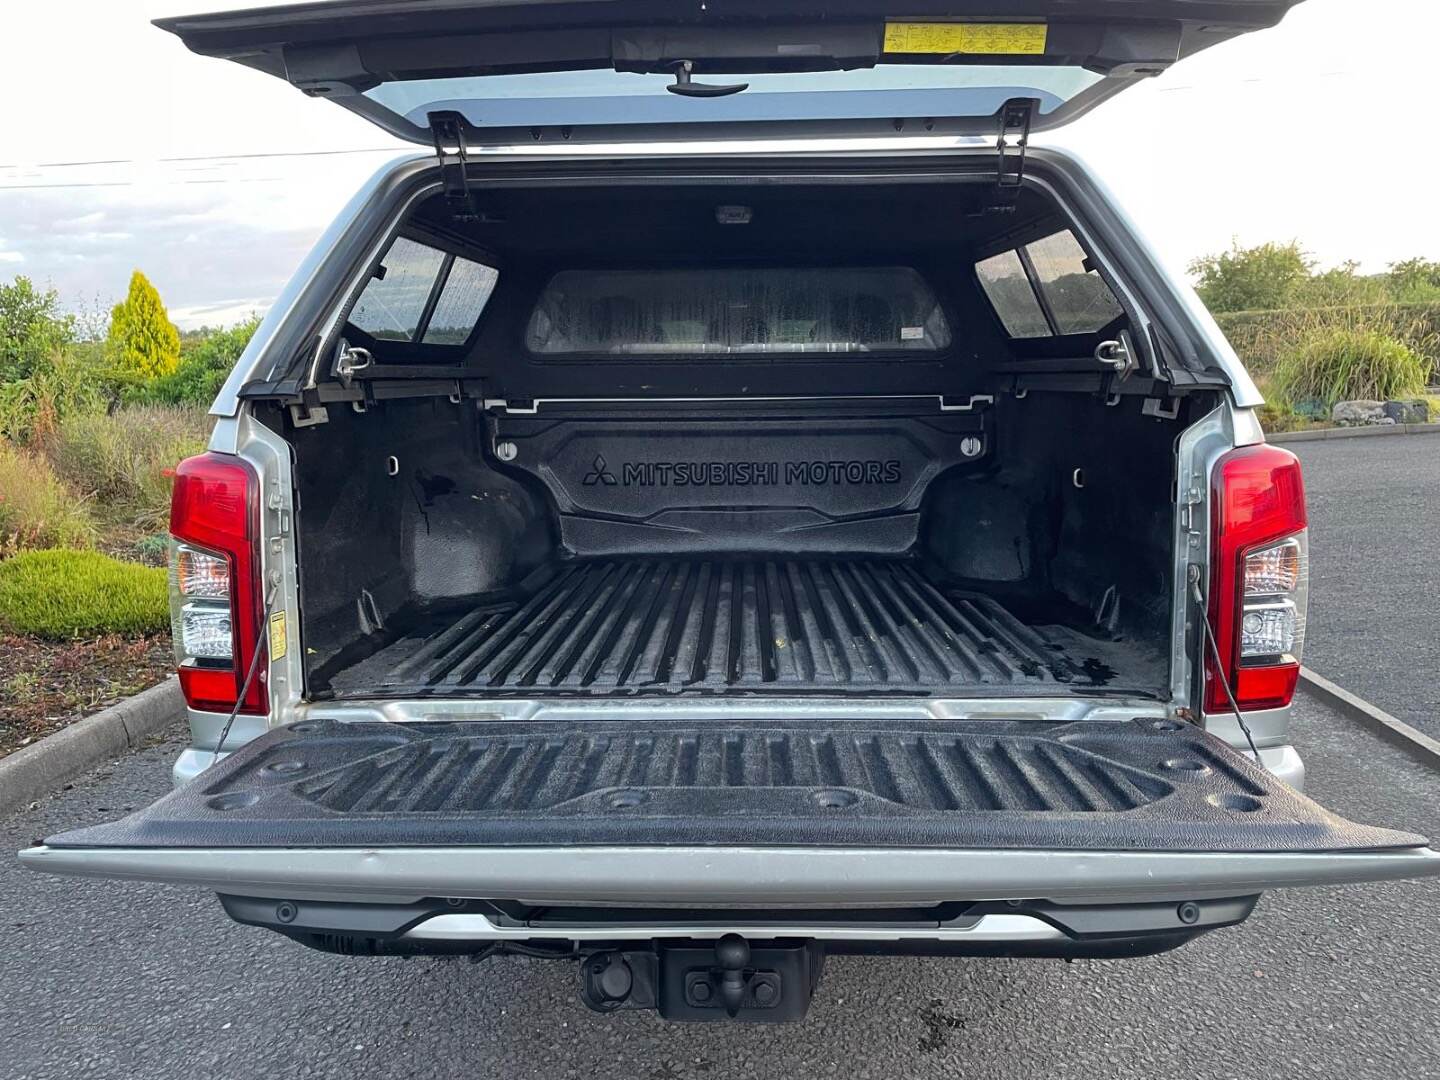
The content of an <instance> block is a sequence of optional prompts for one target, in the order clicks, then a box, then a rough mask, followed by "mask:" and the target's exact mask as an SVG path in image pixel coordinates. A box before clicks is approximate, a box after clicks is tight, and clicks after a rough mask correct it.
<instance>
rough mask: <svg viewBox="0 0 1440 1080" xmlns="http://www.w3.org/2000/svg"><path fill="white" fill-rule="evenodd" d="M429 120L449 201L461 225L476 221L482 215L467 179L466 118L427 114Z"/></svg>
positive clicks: (457, 115)
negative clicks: (463, 222) (477, 208)
mask: <svg viewBox="0 0 1440 1080" xmlns="http://www.w3.org/2000/svg"><path fill="white" fill-rule="evenodd" d="M426 116H427V119H428V120H429V122H430V134H431V136H432V137H433V138H434V140H435V157H436V158H437V159H438V160H439V162H440V184H441V187H442V188H443V189H444V192H445V201H446V202H447V203H449V204H450V210H451V212H452V213H453V214H454V215H455V218H456V220H457V221H473V220H475V218H476V217H478V216H479V215H478V214H477V213H476V212H475V201H474V199H473V198H471V195H470V181H469V179H468V177H467V176H466V175H465V172H466V170H465V164H466V161H467V160H468V159H467V156H466V147H465V118H464V117H463V116H461V115H460V114H459V113H458V112H454V111H453V110H446V111H443V112H432V113H427V114H426ZM452 147H454V149H451V148H452Z"/></svg>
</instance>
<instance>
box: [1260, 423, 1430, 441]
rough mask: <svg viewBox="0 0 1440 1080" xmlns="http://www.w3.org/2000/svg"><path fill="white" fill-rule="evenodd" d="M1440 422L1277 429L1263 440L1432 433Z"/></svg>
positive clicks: (1352, 437) (1317, 439) (1354, 437)
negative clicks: (1301, 429) (1294, 429)
mask: <svg viewBox="0 0 1440 1080" xmlns="http://www.w3.org/2000/svg"><path fill="white" fill-rule="evenodd" d="M1436 433H1440V424H1369V425H1366V426H1365V427H1335V428H1313V429H1311V430H1310V431H1278V432H1276V433H1275V434H1274V435H1266V436H1265V441H1266V442H1268V443H1273V444H1277V445H1283V444H1285V443H1296V442H1318V441H1319V440H1321V439H1368V438H1370V437H1371V436H1374V435H1432V434H1436Z"/></svg>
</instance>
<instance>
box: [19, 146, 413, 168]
mask: <svg viewBox="0 0 1440 1080" xmlns="http://www.w3.org/2000/svg"><path fill="white" fill-rule="evenodd" d="M404 150H405V147H403V146H369V147H353V148H350V149H346V150H269V151H263V152H260V153H255V154H196V155H193V156H183V157H162V158H111V159H105V160H98V161H39V162H35V163H34V164H33V165H32V164H25V163H22V162H8V163H5V164H0V169H32V168H33V169H70V168H76V167H80V166H85V165H142V164H150V163H151V162H154V163H156V164H162V165H171V164H180V163H184V162H190V161H253V160H257V159H261V158H304V157H336V156H338V155H342V154H398V153H401V152H403V151H404Z"/></svg>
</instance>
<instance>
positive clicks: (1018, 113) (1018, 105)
mask: <svg viewBox="0 0 1440 1080" xmlns="http://www.w3.org/2000/svg"><path fill="white" fill-rule="evenodd" d="M1039 108H1040V99H1039V98H1011V99H1010V100H1009V101H1007V102H1005V104H1004V105H1002V106H1000V112H999V124H998V126H997V130H996V132H995V155H996V166H995V199H994V201H993V202H992V203H991V205H990V206H989V207H988V208H987V209H990V210H997V211H1010V210H1013V209H1015V196H1016V193H1017V192H1018V191H1019V190H1020V185H1021V184H1022V183H1023V182H1024V180H1025V148H1026V147H1027V146H1029V144H1030V121H1031V119H1032V118H1033V117H1034V115H1035V113H1036V112H1037V111H1039ZM1012 137H1013V138H1014V139H1015V141H1014V143H1013V144H1012V143H1011V142H1010V139H1011V138H1012ZM1012 146H1013V148H1014V151H1015V152H1014V153H1013V154H1012V153H1010V152H1009V151H1010V150H1011V148H1012Z"/></svg>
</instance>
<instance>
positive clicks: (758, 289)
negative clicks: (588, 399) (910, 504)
mask: <svg viewBox="0 0 1440 1080" xmlns="http://www.w3.org/2000/svg"><path fill="white" fill-rule="evenodd" d="M950 340H951V336H950V324H949V322H948V320H947V319H946V317H945V312H944V310H943V309H942V308H941V306H940V302H939V301H938V300H937V299H936V297H935V293H934V291H933V290H932V289H931V288H930V286H929V284H928V283H927V282H926V281H925V279H924V278H923V277H921V275H920V274H919V273H918V272H917V271H916V270H914V269H912V268H910V267H902V266H872V267H751V268H737V267H721V268H704V269H699V268H696V269H653V270H649V269H647V270H562V271H560V272H559V273H557V274H555V275H554V276H553V277H551V278H550V280H549V282H548V283H547V284H546V286H545V288H544V290H543V291H542V293H541V295H540V299H539V302H538V303H537V304H536V307H535V310H534V312H533V313H532V315H531V317H530V321H529V325H528V327H527V329H526V334H525V344H526V347H527V348H528V349H529V351H530V352H531V353H533V354H536V355H538V356H542V357H545V356H577V355H578V356H649V355H654V356H674V357H686V358H691V357H704V356H734V355H755V356H765V355H767V354H784V355H794V354H807V353H816V354H825V355H827V356H834V355H844V354H874V353H897V354H908V353H935V352H939V351H942V350H944V349H947V348H949V346H950Z"/></svg>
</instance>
